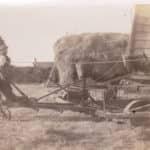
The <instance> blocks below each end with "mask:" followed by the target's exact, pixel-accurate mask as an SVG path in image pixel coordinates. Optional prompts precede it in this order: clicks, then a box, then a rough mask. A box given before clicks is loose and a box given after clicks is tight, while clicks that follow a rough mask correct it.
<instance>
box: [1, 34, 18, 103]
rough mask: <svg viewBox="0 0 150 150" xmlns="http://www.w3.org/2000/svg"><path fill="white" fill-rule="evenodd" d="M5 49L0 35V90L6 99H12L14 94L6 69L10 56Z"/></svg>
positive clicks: (5, 46)
mask: <svg viewBox="0 0 150 150" xmlns="http://www.w3.org/2000/svg"><path fill="white" fill-rule="evenodd" d="M7 49H8V47H7V45H6V44H5V42H4V41H3V39H2V38H1V37H0V92H1V93H2V94H1V95H3V96H4V97H5V99H6V100H7V101H13V100H15V98H16V96H15V94H14V93H13V91H12V88H11V84H10V74H9V71H8V68H9V66H10V58H9V57H8V56H7Z"/></svg>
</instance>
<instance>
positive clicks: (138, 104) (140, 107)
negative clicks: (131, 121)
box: [124, 99, 150, 113]
mask: <svg viewBox="0 0 150 150" xmlns="http://www.w3.org/2000/svg"><path fill="white" fill-rule="evenodd" d="M142 111H150V100H149V99H144V100H134V101H132V102H130V103H129V104H128V105H127V106H126V107H125V108H124V112H125V113H131V112H133V113H136V112H142Z"/></svg>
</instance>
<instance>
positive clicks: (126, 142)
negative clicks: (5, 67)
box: [0, 84, 150, 150]
mask: <svg viewBox="0 0 150 150" xmlns="http://www.w3.org/2000/svg"><path fill="white" fill-rule="evenodd" d="M19 86H20V87H21V88H22V89H23V90H24V91H25V92H26V93H27V94H28V95H30V96H36V97H39V96H40V95H42V94H45V93H47V89H46V88H43V85H38V84H37V85H33V84H32V85H19ZM50 99H52V98H50ZM52 100H53V99H52ZM11 111H12V120H11V121H7V120H4V119H0V150H150V127H149V126H133V125H132V124H131V122H130V121H129V120H125V121H123V122H118V120H117V121H116V120H113V121H107V120H105V121H104V120H102V121H99V122H96V121H94V120H93V119H92V118H91V117H90V116H87V115H84V114H80V113H74V112H71V111H66V112H63V113H62V112H61V113H60V112H55V111H53V110H40V111H39V112H35V111H33V110H30V109H25V108H18V109H11Z"/></svg>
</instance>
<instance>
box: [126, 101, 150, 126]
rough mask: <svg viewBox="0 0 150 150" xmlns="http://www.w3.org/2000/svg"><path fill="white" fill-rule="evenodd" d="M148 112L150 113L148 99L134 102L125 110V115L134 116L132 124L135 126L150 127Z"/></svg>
mask: <svg viewBox="0 0 150 150" xmlns="http://www.w3.org/2000/svg"><path fill="white" fill-rule="evenodd" d="M147 112H150V100H148V99H147V100H135V101H132V102H130V103H129V104H128V105H127V106H126V107H125V109H124V113H131V114H132V117H131V118H130V123H131V124H132V125H134V126H148V127H149V126H150V119H149V113H148V114H147ZM138 114H139V115H138ZM140 114H141V115H140ZM142 114H143V115H142Z"/></svg>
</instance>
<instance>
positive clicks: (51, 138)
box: [24, 129, 88, 150]
mask: <svg viewBox="0 0 150 150" xmlns="http://www.w3.org/2000/svg"><path fill="white" fill-rule="evenodd" d="M87 138H88V135H86V134H85V133H74V132H71V131H68V130H55V129H49V130H47V132H46V138H44V137H40V138H37V139H35V140H33V141H31V142H30V143H28V144H27V145H25V147H24V150H26V149H32V148H34V149H36V148H39V147H40V146H43V145H48V146H49V147H50V146H52V147H54V146H57V147H61V146H73V145H75V144H78V143H80V142H81V141H82V140H84V139H87Z"/></svg>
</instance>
